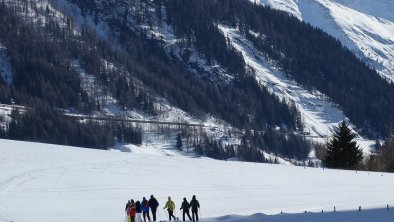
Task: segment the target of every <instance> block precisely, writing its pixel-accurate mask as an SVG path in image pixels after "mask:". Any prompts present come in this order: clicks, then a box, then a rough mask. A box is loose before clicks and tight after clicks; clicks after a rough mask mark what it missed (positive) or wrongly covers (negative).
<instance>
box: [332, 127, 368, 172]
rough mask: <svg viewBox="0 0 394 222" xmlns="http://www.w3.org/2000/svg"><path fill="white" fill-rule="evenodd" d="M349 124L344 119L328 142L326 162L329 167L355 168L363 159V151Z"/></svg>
mask: <svg viewBox="0 0 394 222" xmlns="http://www.w3.org/2000/svg"><path fill="white" fill-rule="evenodd" d="M355 137H356V135H355V134H354V133H352V131H351V129H350V128H349V126H348V124H347V123H346V122H345V121H342V122H341V123H340V124H339V125H338V128H337V130H336V131H335V133H334V135H333V138H332V139H331V140H330V141H329V142H328V143H327V144H326V146H327V154H326V156H325V159H324V164H325V165H326V166H327V167H329V168H340V169H353V168H354V167H355V166H357V164H358V163H360V161H361V160H362V159H363V153H362V151H361V149H360V148H359V146H358V145H357V142H356V141H355V140H354V138H355Z"/></svg>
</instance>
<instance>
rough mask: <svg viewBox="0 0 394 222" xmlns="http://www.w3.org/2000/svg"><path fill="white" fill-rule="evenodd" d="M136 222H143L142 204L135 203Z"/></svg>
mask: <svg viewBox="0 0 394 222" xmlns="http://www.w3.org/2000/svg"><path fill="white" fill-rule="evenodd" d="M135 213H136V214H135V222H142V208H141V202H140V201H137V202H135Z"/></svg>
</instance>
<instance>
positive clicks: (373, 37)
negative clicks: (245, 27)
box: [249, 0, 394, 81]
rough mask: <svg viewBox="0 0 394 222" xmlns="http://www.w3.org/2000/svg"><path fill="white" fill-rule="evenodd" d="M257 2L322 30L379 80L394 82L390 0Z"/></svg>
mask: <svg viewBox="0 0 394 222" xmlns="http://www.w3.org/2000/svg"><path fill="white" fill-rule="evenodd" d="M249 1H252V2H254V0H249ZM260 3H261V4H264V5H268V6H270V7H272V8H275V9H278V10H283V11H286V12H288V13H290V14H291V15H294V16H295V17H297V18H299V19H300V20H303V21H304V22H306V23H309V24H311V25H313V26H315V27H318V28H320V29H322V30H324V31H325V32H327V33H328V34H330V35H331V36H333V37H335V38H337V39H339V40H340V41H341V42H342V44H343V45H345V46H346V47H347V48H349V49H350V50H352V51H353V52H354V53H355V54H356V55H357V56H358V57H359V58H360V59H361V60H363V61H365V62H366V63H367V64H369V65H370V66H371V67H373V68H374V69H376V70H377V71H378V72H379V74H381V75H382V77H384V78H385V79H387V80H388V81H394V71H393V70H394V13H393V11H394V1H392V0H260Z"/></svg>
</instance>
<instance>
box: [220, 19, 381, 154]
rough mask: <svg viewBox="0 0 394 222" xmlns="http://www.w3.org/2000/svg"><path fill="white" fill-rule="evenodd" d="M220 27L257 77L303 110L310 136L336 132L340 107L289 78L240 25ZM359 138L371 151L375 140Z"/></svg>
mask: <svg viewBox="0 0 394 222" xmlns="http://www.w3.org/2000/svg"><path fill="white" fill-rule="evenodd" d="M219 29H220V30H221V31H222V32H223V33H224V35H225V36H227V37H228V38H229V39H230V40H231V44H232V46H233V47H234V48H236V49H237V50H239V51H240V52H242V55H243V57H244V60H245V62H246V64H247V65H248V66H249V67H250V68H252V69H253V70H254V71H255V75H256V79H257V81H258V82H259V83H260V84H262V85H263V86H265V87H267V88H268V89H269V90H270V91H271V92H272V93H274V94H275V95H277V96H278V97H279V98H281V99H284V100H285V101H288V102H291V103H295V104H296V105H297V108H298V110H299V111H300V112H301V116H302V122H303V124H304V128H305V132H306V133H308V134H309V135H308V137H312V138H313V139H314V140H317V141H319V142H325V141H326V139H327V138H328V137H329V136H330V135H331V134H332V133H333V131H334V129H335V127H336V126H337V125H338V123H339V122H341V121H342V120H344V119H346V117H345V116H344V114H343V113H342V111H341V110H339V109H338V108H337V106H336V105H335V104H333V103H331V102H330V101H329V99H328V98H327V97H326V96H325V95H324V94H322V93H320V92H318V91H313V92H309V91H307V90H306V89H304V88H302V87H301V86H299V85H298V84H297V83H296V82H295V81H293V80H291V79H289V78H288V77H287V76H286V75H285V74H284V73H282V72H281V71H280V70H278V69H276V68H274V67H275V66H274V65H273V64H270V62H269V61H267V60H266V59H265V56H264V55H263V54H261V53H259V50H258V49H256V48H254V46H253V44H252V43H250V42H249V41H248V40H247V39H246V38H244V37H243V36H242V35H241V34H240V33H239V31H238V30H237V29H235V28H230V27H227V26H223V25H219ZM358 140H359V141H358V142H359V144H360V145H361V147H362V148H363V149H364V152H369V151H370V150H371V149H372V145H373V144H374V141H368V140H365V139H363V138H358Z"/></svg>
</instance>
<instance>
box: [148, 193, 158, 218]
mask: <svg viewBox="0 0 394 222" xmlns="http://www.w3.org/2000/svg"><path fill="white" fill-rule="evenodd" d="M148 206H149V207H150V209H151V211H152V216H153V221H156V211H157V207H158V206H159V202H158V201H157V200H156V198H155V197H154V196H153V195H151V196H150V199H149V201H148Z"/></svg>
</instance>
